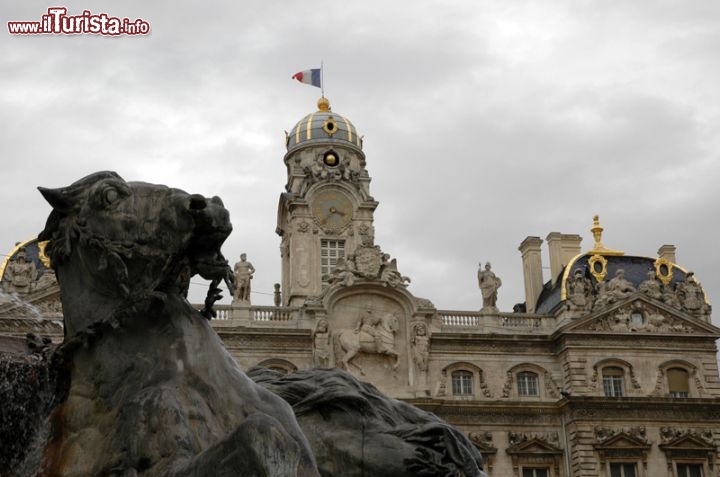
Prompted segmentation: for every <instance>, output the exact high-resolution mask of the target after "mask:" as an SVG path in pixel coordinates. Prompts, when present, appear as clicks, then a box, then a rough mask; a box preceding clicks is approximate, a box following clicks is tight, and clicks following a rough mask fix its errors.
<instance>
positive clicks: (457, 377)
mask: <svg viewBox="0 0 720 477" xmlns="http://www.w3.org/2000/svg"><path fill="white" fill-rule="evenodd" d="M452 388H453V394H454V395H455V396H472V394H473V373H471V372H470V371H455V372H454V373H452Z"/></svg>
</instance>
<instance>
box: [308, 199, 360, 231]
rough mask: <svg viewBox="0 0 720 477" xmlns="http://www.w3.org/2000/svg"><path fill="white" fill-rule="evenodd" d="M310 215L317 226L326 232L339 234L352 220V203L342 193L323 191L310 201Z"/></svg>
mask: <svg viewBox="0 0 720 477" xmlns="http://www.w3.org/2000/svg"><path fill="white" fill-rule="evenodd" d="M312 214H313V217H315V220H316V221H317V222H318V225H320V227H322V228H323V230H325V231H328V232H339V231H340V230H342V229H344V228H345V227H346V226H347V225H348V224H349V223H350V221H351V220H352V217H353V206H352V202H351V201H350V199H349V198H348V196H346V195H345V194H343V193H342V192H339V191H337V190H325V191H321V192H319V193H318V194H317V195H316V196H315V198H314V199H313V201H312Z"/></svg>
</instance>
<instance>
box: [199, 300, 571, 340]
mask: <svg viewBox="0 0 720 477" xmlns="http://www.w3.org/2000/svg"><path fill="white" fill-rule="evenodd" d="M196 307H197V308H198V309H201V308H202V306H200V305H196ZM215 311H216V312H217V316H216V317H215V318H214V320H217V321H220V322H222V321H230V320H237V319H238V318H240V317H243V318H245V319H246V320H249V324H250V325H251V326H252V325H253V324H257V325H263V324H265V325H272V324H273V323H277V324H278V325H281V324H289V323H296V322H298V320H299V318H300V316H301V309H300V308H292V307H284V306H254V305H251V306H249V307H238V306H232V305H216V306H215ZM437 314H438V316H439V317H440V321H441V323H442V331H443V332H450V333H452V332H453V331H457V332H463V333H467V332H471V333H513V334H515V333H548V332H552V330H554V329H555V327H556V326H557V322H556V318H555V317H554V316H549V315H531V314H525V313H481V312H479V311H462V310H438V311H437Z"/></svg>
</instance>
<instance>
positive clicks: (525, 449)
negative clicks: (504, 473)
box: [506, 432, 563, 455]
mask: <svg viewBox="0 0 720 477" xmlns="http://www.w3.org/2000/svg"><path fill="white" fill-rule="evenodd" d="M508 440H509V442H510V447H508V449H507V451H506V452H507V453H508V454H535V455H537V454H542V455H556V454H562V453H563V450H562V449H561V448H560V447H559V446H560V440H559V436H558V433H557V432H549V433H522V432H509V433H508Z"/></svg>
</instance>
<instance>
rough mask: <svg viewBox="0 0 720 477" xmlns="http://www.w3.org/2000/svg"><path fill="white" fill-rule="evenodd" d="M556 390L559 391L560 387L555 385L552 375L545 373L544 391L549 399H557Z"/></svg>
mask: <svg viewBox="0 0 720 477" xmlns="http://www.w3.org/2000/svg"><path fill="white" fill-rule="evenodd" d="M558 389H560V386H558V385H557V383H556V382H555V380H554V379H553V378H552V375H551V374H550V373H549V372H547V371H545V391H546V392H547V393H548V395H549V396H550V397H553V398H558V397H559V396H558V391H557V390H558Z"/></svg>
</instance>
